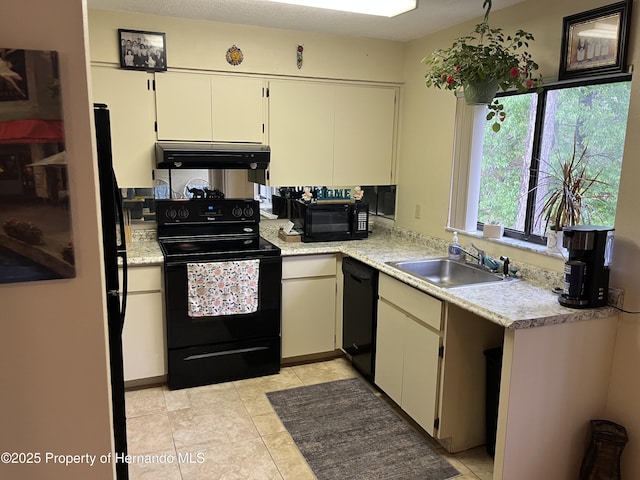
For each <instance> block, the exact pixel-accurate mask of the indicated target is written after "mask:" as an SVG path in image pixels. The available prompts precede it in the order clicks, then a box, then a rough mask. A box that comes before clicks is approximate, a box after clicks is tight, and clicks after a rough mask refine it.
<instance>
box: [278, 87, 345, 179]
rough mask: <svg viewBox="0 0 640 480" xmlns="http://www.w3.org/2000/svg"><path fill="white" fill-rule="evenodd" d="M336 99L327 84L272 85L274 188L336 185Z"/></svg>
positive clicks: (332, 89)
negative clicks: (275, 186) (334, 179)
mask: <svg viewBox="0 0 640 480" xmlns="http://www.w3.org/2000/svg"><path fill="white" fill-rule="evenodd" d="M334 98H335V94H334V88H333V86H332V85H328V84H323V83H313V82H302V81H294V80H272V81H271V82H270V83H269V146H270V147H271V164H270V166H269V182H270V184H271V185H283V186H287V185H333V143H334V141H333V135H334V133H333V132H334V101H335V100H334Z"/></svg>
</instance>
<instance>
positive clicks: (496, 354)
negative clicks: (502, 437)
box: [484, 347, 502, 458]
mask: <svg viewBox="0 0 640 480" xmlns="http://www.w3.org/2000/svg"><path fill="white" fill-rule="evenodd" d="M484 355H485V357H487V379H486V407H485V409H486V410H485V425H486V430H487V453H488V454H489V455H490V456H491V458H493V457H494V456H495V453H496V430H497V428H498V399H499V398H500V372H501V371H502V347H498V348H490V349H489V350H485V351H484Z"/></svg>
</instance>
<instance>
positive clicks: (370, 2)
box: [270, 0, 417, 18]
mask: <svg viewBox="0 0 640 480" xmlns="http://www.w3.org/2000/svg"><path fill="white" fill-rule="evenodd" d="M270 1H272V2H277V3H288V4H290V5H301V6H303V7H313V8H322V9H325V10H339V11H341V12H351V13H363V14H365V15H377V16H380V17H390V18H391V17H395V16H397V15H400V14H401V13H405V12H409V11H411V10H415V8H416V1H417V0H270Z"/></svg>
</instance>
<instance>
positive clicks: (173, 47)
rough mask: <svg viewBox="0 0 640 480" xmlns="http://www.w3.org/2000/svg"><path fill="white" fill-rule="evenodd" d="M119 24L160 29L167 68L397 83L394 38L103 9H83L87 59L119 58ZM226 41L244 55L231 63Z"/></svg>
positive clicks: (398, 49) (399, 68)
mask: <svg viewBox="0 0 640 480" xmlns="http://www.w3.org/2000/svg"><path fill="white" fill-rule="evenodd" d="M119 28H125V29H131V30H147V31H153V32H163V33H165V34H166V43H167V66H168V68H169V69H177V68H189V69H202V70H212V71H229V72H237V73H257V74H267V75H287V76H296V77H318V78H334V79H349V80H363V81H379V82H392V83H393V82H401V81H402V75H403V65H404V57H403V48H402V46H403V44H402V43H400V42H393V41H388V40H373V39H362V38H353V37H341V36H337V35H324V34H318V33H308V32H298V31H294V30H278V29H272V28H263V27H254V26H248V25H236V24H229V23H219V22H210V21H204V20H191V19H184V18H175V17H163V16H158V15H147V14H136V13H131V12H114V11H107V10H91V11H90V12H89V33H90V39H91V61H92V62H107V63H118V62H119V60H118V59H119V51H118V49H119V44H118V41H117V38H118V33H117V32H118V29H119ZM232 45H236V46H238V47H239V48H240V49H241V50H242V52H243V54H244V60H243V62H242V63H241V64H240V65H238V66H235V67H233V66H231V65H229V64H228V63H227V61H226V59H225V54H226V52H227V49H228V48H229V47H231V46H232ZM298 45H303V46H304V63H303V66H302V68H301V69H298V67H297V65H296V52H297V48H298Z"/></svg>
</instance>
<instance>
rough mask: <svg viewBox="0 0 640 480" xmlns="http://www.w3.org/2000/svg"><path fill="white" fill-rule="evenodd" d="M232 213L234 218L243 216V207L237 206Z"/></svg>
mask: <svg viewBox="0 0 640 480" xmlns="http://www.w3.org/2000/svg"><path fill="white" fill-rule="evenodd" d="M231 213H232V214H233V216H234V217H241V216H242V207H239V206H237V205H236V206H235V207H233V210H232V211H231Z"/></svg>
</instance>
